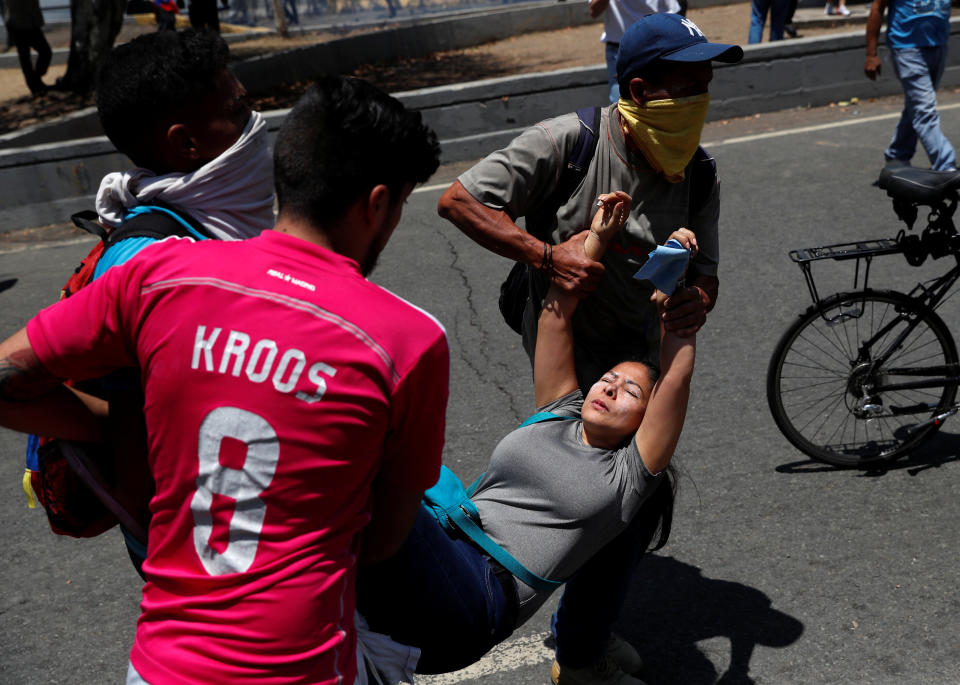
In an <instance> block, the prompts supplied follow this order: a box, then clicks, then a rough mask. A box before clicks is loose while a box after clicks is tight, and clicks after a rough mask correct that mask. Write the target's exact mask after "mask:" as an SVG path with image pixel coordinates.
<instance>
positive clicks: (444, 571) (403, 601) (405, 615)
mask: <svg viewBox="0 0 960 685" xmlns="http://www.w3.org/2000/svg"><path fill="white" fill-rule="evenodd" d="M497 573H498V572H496V571H494V567H493V566H492V565H491V563H490V559H489V557H488V556H487V555H486V554H484V553H483V552H481V551H479V550H478V549H477V548H475V547H473V545H471V544H470V543H468V542H466V541H465V540H461V539H454V538H451V537H450V536H448V535H447V533H446V532H445V531H444V530H443V528H441V527H440V524H439V523H437V520H436V519H435V518H433V516H431V515H430V513H428V512H427V510H426V509H424V508H423V507H420V511H419V512H418V514H417V519H416V522H415V523H414V526H413V531H412V532H411V533H410V536H409V537H408V538H407V540H406V542H404V543H403V547H401V548H400V551H399V552H397V554H396V555H394V556H393V557H392V558H390V559H388V560H387V561H384V562H382V563H379V564H374V565H372V566H364V567H361V568H360V569H359V571H358V573H357V609H358V610H359V611H360V613H361V614H363V616H364V617H365V618H366V619H367V622H368V623H369V624H370V629H371V630H373V631H375V632H378V633H384V634H387V635H390V636H391V637H392V638H393V639H394V640H396V641H397V642H400V643H402V644H405V645H411V646H413V647H419V648H420V650H421V655H420V661H419V663H418V664H417V672H418V673H447V672H449V671H455V670H458V669H461V668H464V667H466V666H469V665H470V664H472V663H474V662H476V661H477V660H479V659H480V657H482V656H483V655H484V654H486V653H487V652H488V651H490V649H491V648H492V647H494V646H495V645H496V644H498V643H499V642H502V641H503V640H505V639H507V638H508V637H509V636H510V634H511V633H512V632H513V629H514V627H515V624H516V618H517V617H516V607H517V600H516V585H514V584H513V581H512V580H508V583H507V585H508V586H509V587H510V589H511V591H512V593H513V596H512V597H511V598H509V599H508V597H507V595H506V593H505V592H504V589H503V586H502V585H501V582H500V580H498V577H497ZM499 573H501V574H504V573H505V572H503V571H499Z"/></svg>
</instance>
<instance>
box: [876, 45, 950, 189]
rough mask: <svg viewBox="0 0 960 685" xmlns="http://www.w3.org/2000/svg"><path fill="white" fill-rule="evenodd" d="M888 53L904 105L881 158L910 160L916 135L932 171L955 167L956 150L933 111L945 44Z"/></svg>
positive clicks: (941, 74) (945, 52)
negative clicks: (898, 81)
mask: <svg viewBox="0 0 960 685" xmlns="http://www.w3.org/2000/svg"><path fill="white" fill-rule="evenodd" d="M890 55H891V58H892V60H893V69H894V71H895V72H896V74H897V78H899V79H900V84H901V85H902V86H903V96H904V104H903V113H902V114H901V115H900V121H899V122H898V123H897V128H896V129H895V130H894V132H893V139H892V140H891V141H890V146H889V147H888V148H887V149H886V151H885V152H884V153H883V154H884V157H886V158H887V160H892V159H899V160H902V161H910V159H911V158H912V157H913V153H914V152H916V149H917V139H918V138H919V139H920V142H921V143H922V144H923V149H924V150H926V151H927V156H928V157H929V158H930V166H931V167H932V168H933V169H934V170H936V171H945V170H947V169H952V168H954V167H956V165H957V155H956V152H955V151H954V149H953V145H951V144H950V141H949V140H947V137H946V136H945V135H943V131H942V130H941V129H940V115H939V114H938V113H937V86H939V85H940V77H942V76H943V69H944V67H945V66H946V64H947V46H946V45H938V46H934V47H927V48H891V50H890Z"/></svg>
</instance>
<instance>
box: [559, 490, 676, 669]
mask: <svg viewBox="0 0 960 685" xmlns="http://www.w3.org/2000/svg"><path fill="white" fill-rule="evenodd" d="M667 497H669V498H671V499H672V497H673V493H672V485H671V483H670V481H669V480H668V479H667V478H666V477H664V478H663V479H662V480H661V481H660V485H659V486H658V487H657V490H656V492H654V493H652V494H651V495H650V497H648V498H647V501H646V502H644V504H643V506H641V507H640V511H638V512H637V514H636V515H635V516H634V517H633V521H631V523H630V525H629V526H627V528H626V530H624V531H623V532H622V533H620V535H618V536H617V537H616V538H614V539H613V540H612V541H610V542H609V543H607V545H606V546H605V547H604V548H603V549H601V550H600V551H599V552H598V553H597V554H595V555H594V556H593V557H592V558H591V559H590V561H588V562H587V563H586V564H585V565H584V566H583V567H582V568H581V569H580V570H579V571H577V573H576V575H574V576H573V578H571V579H570V580H568V581H567V584H566V587H565V588H564V591H563V597H561V598H560V605H559V606H558V607H557V611H556V613H555V614H554V615H553V618H552V619H551V622H550V629H551V631H553V637H554V640H555V641H556V645H557V652H556V653H557V661H558V662H560V665H561V666H566V667H568V668H585V667H587V666H590V665H591V664H593V663H594V662H595V661H597V659H599V658H600V657H602V656H603V655H604V653H605V651H606V647H607V642H608V641H609V639H610V631H611V629H612V627H613V624H614V623H616V621H617V618H618V617H619V615H620V608H621V607H622V606H623V603H624V601H625V600H626V597H627V592H628V591H629V589H630V580H631V578H632V577H633V574H634V571H636V568H637V564H638V563H639V562H640V558H641V557H642V556H643V554H644V552H645V551H646V550H647V548H648V547H649V546H650V542H651V541H652V540H653V536H654V535H655V534H656V532H657V526H658V521H659V513H660V507H661V506H662V505H663V501H664V498H667Z"/></svg>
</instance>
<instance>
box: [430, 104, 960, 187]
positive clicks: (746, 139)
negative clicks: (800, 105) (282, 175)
mask: <svg viewBox="0 0 960 685" xmlns="http://www.w3.org/2000/svg"><path fill="white" fill-rule="evenodd" d="M954 109H960V102H955V103H953V104H949V105H937V111H938V112H946V111H949V110H954ZM899 118H900V112H890V113H888V114H877V115H875V116H872V117H860V118H857V119H845V120H844V121H833V122H830V123H827V124H813V125H811V126H799V127H797V128H788V129H783V130H782V131H768V132H766V133H754V134H752V135H749V136H739V137H737V138H721V139H720V140H712V141H704V142H703V146H704V147H706V148H707V149H711V148H714V147H717V146H719V145H737V144H739V143H752V142H754V141H757V140H767V139H768V138H779V137H781V136H792V135H796V134H798V133H813V132H815V131H827V130H830V129H832V128H842V127H844V126H856V125H858V124H872V123H874V122H877V121H890V120H892V119H899ZM449 187H450V184H449V183H434V184H433V185H429V186H421V187H419V188H416V189H414V191H413V192H414V193H432V192H434V191H436V190H446V189H447V188H449Z"/></svg>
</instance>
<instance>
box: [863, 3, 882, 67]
mask: <svg viewBox="0 0 960 685" xmlns="http://www.w3.org/2000/svg"><path fill="white" fill-rule="evenodd" d="M886 6H887V3H886V0H874V2H873V4H872V5H871V6H870V14H869V15H868V16H867V57H876V56H877V44H878V43H879V40H880V27H881V26H883V13H884V11H885V10H886Z"/></svg>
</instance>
